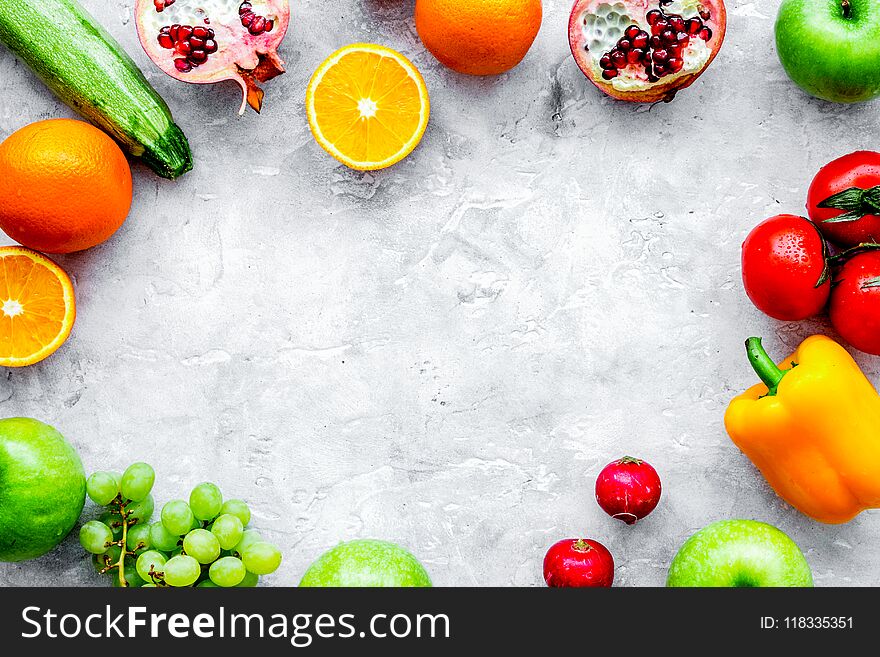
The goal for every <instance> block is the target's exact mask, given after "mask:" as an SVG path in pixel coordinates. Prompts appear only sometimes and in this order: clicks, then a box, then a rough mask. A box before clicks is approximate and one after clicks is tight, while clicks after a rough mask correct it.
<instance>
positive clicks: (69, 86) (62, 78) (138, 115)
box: [0, 0, 192, 178]
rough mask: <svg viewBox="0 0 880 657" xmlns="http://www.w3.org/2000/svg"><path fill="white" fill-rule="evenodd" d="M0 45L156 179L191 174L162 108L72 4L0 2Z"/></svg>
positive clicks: (69, 0) (61, 0) (185, 151)
mask: <svg viewBox="0 0 880 657" xmlns="http://www.w3.org/2000/svg"><path fill="white" fill-rule="evenodd" d="M0 42H2V43H4V44H6V46H7V47H8V48H9V49H10V50H11V51H12V52H13V53H15V54H16V55H18V57H20V58H21V60H22V61H24V63H25V64H27V65H28V66H29V67H30V68H31V69H32V70H33V72H34V73H36V75H37V76H38V77H39V78H40V79H41V80H42V81H43V82H44V83H45V84H46V86H47V87H49V89H51V90H52V91H53V92H55V94H56V95H57V96H58V97H59V98H60V99H61V100H63V101H64V102H65V103H67V104H68V105H70V107H72V108H73V109H74V110H76V111H77V112H79V113H80V114H82V115H83V116H84V117H85V118H87V119H88V120H89V121H91V122H92V123H95V124H96V125H98V126H99V127H101V128H103V129H104V130H105V131H107V132H108V133H110V134H111V135H112V136H113V137H114V138H116V139H117V140H118V141H119V142H120V143H121V144H123V146H125V147H126V148H127V149H128V151H129V152H130V153H131V154H132V155H134V156H136V157H140V158H142V159H143V161H144V163H145V164H146V165H147V166H149V167H150V168H151V169H152V170H153V171H155V172H156V173H157V174H159V175H160V176H163V177H165V178H176V177H177V176H180V175H181V174H183V173H186V172H187V171H189V170H190V169H192V153H191V152H190V150H189V144H188V143H187V141H186V137H185V136H184V134H183V132H182V131H181V129H180V128H178V127H177V126H176V125H175V124H174V119H172V118H171V111H170V110H169V109H168V105H166V104H165V101H164V100H162V98H161V97H160V96H159V94H158V93H156V90H155V89H153V87H152V86H150V83H149V82H147V79H146V78H145V77H144V75H143V73H141V71H140V69H139V68H138V67H137V65H136V64H135V63H134V61H132V59H131V57H129V56H128V55H127V54H126V53H125V51H124V50H123V49H122V46H120V45H119V43H117V41H116V40H115V39H114V38H113V37H112V36H110V34H108V33H107V32H106V31H105V30H104V29H103V28H102V27H101V26H100V25H99V24H98V23H97V22H96V21H95V19H94V18H92V17H91V16H90V15H89V13H88V12H87V11H86V10H85V9H84V8H83V7H82V6H81V5H80V4H79V3H78V2H77V1H76V0H0Z"/></svg>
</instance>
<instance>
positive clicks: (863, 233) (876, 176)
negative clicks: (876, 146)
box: [807, 151, 880, 246]
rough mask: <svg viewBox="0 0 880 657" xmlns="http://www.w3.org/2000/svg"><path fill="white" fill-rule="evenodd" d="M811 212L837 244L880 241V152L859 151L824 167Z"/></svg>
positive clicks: (813, 190) (812, 195) (812, 187)
mask: <svg viewBox="0 0 880 657" xmlns="http://www.w3.org/2000/svg"><path fill="white" fill-rule="evenodd" d="M807 211H808V212H809V214H810V219H812V220H813V221H814V222H815V224H816V226H818V227H819V230H820V231H822V234H823V235H824V236H825V237H826V238H827V239H829V240H830V241H832V242H834V243H836V244H840V245H842V246H858V245H859V244H861V243H862V242H876V241H878V240H880V153H874V152H872V151H858V152H856V153H850V154H849V155H844V156H843V157H841V158H838V159H836V160H834V161H833V162H831V163H829V164H827V165H826V166H824V167H822V169H821V170H820V171H819V173H818V174H816V177H815V178H814V179H813V182H812V184H811V185H810V191H809V193H808V195H807Z"/></svg>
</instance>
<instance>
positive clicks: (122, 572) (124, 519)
mask: <svg viewBox="0 0 880 657" xmlns="http://www.w3.org/2000/svg"><path fill="white" fill-rule="evenodd" d="M119 515H120V516H122V539H121V540H120V541H119V546H120V548H122V549H121V550H119V563H117V564H116V567H117V568H119V586H121V587H123V588H125V587H127V586H128V582H126V581H125V557H126V556H127V555H128V518H127V517H126V515H125V502H122V501H121V500H120V502H119Z"/></svg>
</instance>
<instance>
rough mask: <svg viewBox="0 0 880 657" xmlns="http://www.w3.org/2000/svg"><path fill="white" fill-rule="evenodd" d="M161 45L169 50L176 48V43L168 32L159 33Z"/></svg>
mask: <svg viewBox="0 0 880 657" xmlns="http://www.w3.org/2000/svg"><path fill="white" fill-rule="evenodd" d="M159 45H160V46H162V47H163V48H168V49H169V50H171V49H172V48H173V47H174V41H173V40H172V38H171V35H170V34H168V33H167V32H160V33H159Z"/></svg>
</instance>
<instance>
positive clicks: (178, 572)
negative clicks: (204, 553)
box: [165, 554, 202, 587]
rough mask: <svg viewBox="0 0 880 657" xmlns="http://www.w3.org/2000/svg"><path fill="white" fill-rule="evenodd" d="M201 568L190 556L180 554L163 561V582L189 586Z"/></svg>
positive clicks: (193, 582) (171, 584)
mask: <svg viewBox="0 0 880 657" xmlns="http://www.w3.org/2000/svg"><path fill="white" fill-rule="evenodd" d="M201 573H202V568H201V566H199V562H198V561H196V560H195V559H193V558H192V557H190V556H188V555H185V554H181V555H178V556H176V557H171V558H170V559H169V560H168V561H166V562H165V583H166V584H167V585H168V586H177V587H181V586H190V585H192V584H195V582H196V580H197V579H198V578H199V575H200V574H201Z"/></svg>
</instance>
